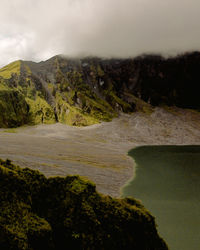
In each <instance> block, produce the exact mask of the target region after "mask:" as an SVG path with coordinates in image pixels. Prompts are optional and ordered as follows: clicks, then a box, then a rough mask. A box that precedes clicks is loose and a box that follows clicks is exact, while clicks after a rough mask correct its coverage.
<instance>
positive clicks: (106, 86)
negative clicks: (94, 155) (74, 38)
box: [0, 52, 200, 126]
mask: <svg viewBox="0 0 200 250" xmlns="http://www.w3.org/2000/svg"><path fill="white" fill-rule="evenodd" d="M199 67H200V53H199V52H194V53H190V54H185V55H181V56H177V57H175V58H168V59H165V58H163V57H161V56H156V55H146V56H141V57H137V58H133V59H131V58H130V59H100V58H82V59H72V58H67V57H63V56H55V57H52V58H50V59H49V60H47V61H44V62H40V63H34V62H30V61H17V62H14V63H11V64H9V65H8V66H5V67H4V68H2V69H0V91H5V90H7V91H18V92H19V94H21V95H23V99H25V102H26V103H27V106H28V115H27V119H26V121H25V120H20V121H19V122H18V123H17V124H16V123H15V124H13V125H12V126H17V125H21V124H23V123H30V124H38V123H54V122H56V121H59V122H62V123H66V124H69V125H76V126H85V125H90V124H95V123H98V122H100V121H110V120H111V119H112V118H113V117H116V116H118V114H119V113H120V112H125V113H130V112H134V111H142V112H147V113H151V112H152V110H153V107H155V106H162V105H168V106H177V107H181V108H191V109H196V110H199V109H200V102H199V99H198V88H199V82H200V75H199V73H198V69H199ZM0 96H1V95H0ZM0 100H1V102H2V103H4V100H3V99H2V98H1V99H0ZM14 102H15V101H14ZM9 103H10V104H9V105H11V106H12V105H13V102H11V101H9ZM2 105H5V104H2ZM0 116H1V114H0ZM1 120H5V118H4V119H2V118H1ZM2 123H3V122H1V124H2ZM7 124H8V123H6V122H4V124H3V125H4V126H10V125H7ZM1 126H2V125H1Z"/></svg>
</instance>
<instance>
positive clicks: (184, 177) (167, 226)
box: [122, 146, 200, 250]
mask: <svg viewBox="0 0 200 250" xmlns="http://www.w3.org/2000/svg"><path fill="white" fill-rule="evenodd" d="M129 155H130V156H131V157H133V159H134V160H135V163H136V174H135V177H134V178H133V179H132V180H131V181H130V182H129V183H128V184H127V185H126V186H125V187H124V188H123V189H122V194H123V196H133V197H135V198H137V199H139V200H141V201H142V203H143V204H144V206H145V207H146V208H147V209H149V210H150V212H151V213H152V215H154V216H155V218H156V223H157V225H158V231H159V234H160V235H161V237H163V238H164V239H165V241H166V242H167V244H168V246H169V249H171V250H199V249H200V146H142V147H137V148H135V149H133V150H131V151H129Z"/></svg>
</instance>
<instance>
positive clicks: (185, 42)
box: [0, 0, 200, 66]
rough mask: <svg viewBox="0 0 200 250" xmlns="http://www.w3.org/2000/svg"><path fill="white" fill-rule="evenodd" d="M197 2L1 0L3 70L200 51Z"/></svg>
mask: <svg viewBox="0 0 200 250" xmlns="http://www.w3.org/2000/svg"><path fill="white" fill-rule="evenodd" d="M199 9H200V1H198V0H191V1H188V0H187V1H186V0H176V1H174V0H168V1H160V0H101V1H99V0H56V1H55V0H34V1H33V0H29V1H27V0H9V1H7V0H1V15H0V66H2V65H5V64H7V63H9V62H11V61H13V60H17V59H25V60H35V61H40V60H45V59H48V58H49V57H51V56H54V55H56V54H66V55H69V56H88V55H93V56H101V57H130V56H136V55H139V54H143V53H162V54H165V55H172V54H176V53H182V52H185V51H192V50H199V49H200V29H199V23H200V15H199Z"/></svg>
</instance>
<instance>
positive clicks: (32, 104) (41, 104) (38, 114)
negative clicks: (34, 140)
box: [26, 95, 55, 124]
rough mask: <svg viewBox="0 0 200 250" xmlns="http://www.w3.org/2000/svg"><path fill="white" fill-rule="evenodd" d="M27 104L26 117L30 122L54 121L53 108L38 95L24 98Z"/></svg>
mask: <svg viewBox="0 0 200 250" xmlns="http://www.w3.org/2000/svg"><path fill="white" fill-rule="evenodd" d="M26 102H27V103H28V105H29V114H28V119H29V123H30V124H40V123H45V124H51V123H54V122H55V114H54V110H53V108H52V107H51V106H50V105H49V104H48V103H47V102H46V101H45V100H44V99H43V98H41V97H40V96H38V95H37V96H36V97H35V100H32V99H30V98H26Z"/></svg>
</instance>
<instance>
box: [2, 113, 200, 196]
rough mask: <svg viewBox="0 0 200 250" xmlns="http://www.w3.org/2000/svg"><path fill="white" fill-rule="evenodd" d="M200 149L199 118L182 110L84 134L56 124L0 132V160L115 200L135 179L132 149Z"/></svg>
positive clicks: (126, 119) (139, 116)
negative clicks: (76, 181)
mask: <svg viewBox="0 0 200 250" xmlns="http://www.w3.org/2000/svg"><path fill="white" fill-rule="evenodd" d="M10 132H14V133H10ZM198 144H200V113H198V112H196V111H191V110H182V109H178V108H171V109H169V108H167V109H161V108H156V109H155V112H153V113H152V114H145V113H134V114H132V115H124V114H122V115H121V116H120V117H119V118H116V119H113V121H112V122H108V123H106V122H104V123H101V124H98V125H92V126H89V127H82V128H78V127H70V126H67V125H63V124H59V123H57V124H52V125H39V126H34V127H21V128H18V129H15V130H14V131H12V130H5V129H0V158H3V159H6V158H9V159H11V160H13V162H14V163H15V164H19V165H20V166H23V167H30V168H33V169H38V170H40V171H41V172H43V173H44V174H45V175H46V176H55V175H59V176H65V175H67V174H72V175H74V174H78V175H81V176H87V177H88V178H89V179H91V180H93V181H94V182H95V183H96V185H97V189H98V191H100V192H102V193H104V194H109V195H113V196H119V195H120V187H122V186H123V185H124V184H125V183H126V182H127V181H128V180H129V179H130V178H131V177H132V175H133V172H134V171H133V160H132V159H131V158H130V157H128V156H127V152H128V150H130V149H131V148H133V147H135V146H139V145H198Z"/></svg>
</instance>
